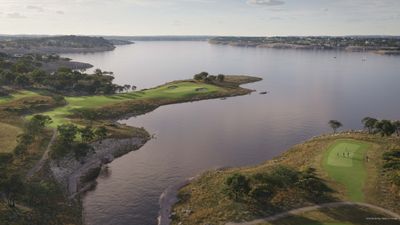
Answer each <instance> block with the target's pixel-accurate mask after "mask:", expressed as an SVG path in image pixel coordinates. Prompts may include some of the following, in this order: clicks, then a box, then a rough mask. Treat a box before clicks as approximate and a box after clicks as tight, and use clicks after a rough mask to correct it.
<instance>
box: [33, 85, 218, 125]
mask: <svg viewBox="0 0 400 225" xmlns="http://www.w3.org/2000/svg"><path fill="white" fill-rule="evenodd" d="M197 89H201V90H200V91H199V90H197ZM217 91H223V88H221V87H218V86H215V85H209V84H204V83H193V82H179V83H176V84H174V83H173V84H166V85H162V86H159V87H156V88H153V89H148V90H145V91H136V92H130V93H123V94H116V95H111V96H83V97H66V98H65V99H66V100H67V102H68V105H67V106H64V107H59V108H56V109H54V110H52V111H49V112H46V113H42V114H44V115H48V116H50V117H51V118H52V119H53V123H52V124H51V126H52V127H56V126H57V125H60V124H62V123H66V122H68V119H67V118H66V117H67V116H68V115H70V114H71V112H72V110H73V109H78V108H98V107H102V106H105V105H109V104H113V103H118V102H123V101H127V100H135V99H137V100H149V101H151V100H162V99H172V100H173V99H184V98H189V97H191V96H195V95H198V94H200V93H201V94H210V93H213V92H217ZM28 118H29V117H28Z"/></svg>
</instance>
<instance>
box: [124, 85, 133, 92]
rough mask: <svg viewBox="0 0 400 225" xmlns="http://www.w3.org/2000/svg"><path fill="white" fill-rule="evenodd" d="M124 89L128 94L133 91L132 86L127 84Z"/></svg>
mask: <svg viewBox="0 0 400 225" xmlns="http://www.w3.org/2000/svg"><path fill="white" fill-rule="evenodd" d="M123 87H124V89H125V91H126V92H128V91H129V90H130V89H131V85H130V84H125V85H124V86H123Z"/></svg>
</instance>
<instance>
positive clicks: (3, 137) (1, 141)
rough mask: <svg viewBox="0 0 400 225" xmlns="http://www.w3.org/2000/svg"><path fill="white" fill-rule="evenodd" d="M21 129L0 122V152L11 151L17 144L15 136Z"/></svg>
mask: <svg viewBox="0 0 400 225" xmlns="http://www.w3.org/2000/svg"><path fill="white" fill-rule="evenodd" d="M21 133H22V129H21V128H19V127H16V126H12V125H9V124H5V123H1V122H0V153H3V152H11V151H12V150H13V149H14V148H15V146H16V145H17V137H18V135H20V134H21Z"/></svg>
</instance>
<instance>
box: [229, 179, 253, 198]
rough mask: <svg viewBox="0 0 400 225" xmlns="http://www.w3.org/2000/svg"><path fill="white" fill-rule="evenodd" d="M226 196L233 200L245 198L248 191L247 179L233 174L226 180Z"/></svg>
mask: <svg viewBox="0 0 400 225" xmlns="http://www.w3.org/2000/svg"><path fill="white" fill-rule="evenodd" d="M226 185H227V187H228V188H227V189H228V194H229V195H230V196H231V197H233V198H234V199H235V200H238V199H239V198H241V197H244V196H246V195H247V194H248V193H249V191H250V184H249V179H248V178H247V177H245V176H244V175H241V174H237V173H236V174H233V175H232V176H230V177H228V178H227V179H226Z"/></svg>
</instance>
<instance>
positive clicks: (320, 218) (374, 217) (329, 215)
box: [259, 206, 400, 225]
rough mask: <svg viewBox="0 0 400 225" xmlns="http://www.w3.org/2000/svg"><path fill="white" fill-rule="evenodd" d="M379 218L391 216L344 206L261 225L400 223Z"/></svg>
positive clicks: (381, 224) (387, 224)
mask: <svg viewBox="0 0 400 225" xmlns="http://www.w3.org/2000/svg"><path fill="white" fill-rule="evenodd" d="M379 218H390V216H387V215H384V214H382V213H380V212H376V211H373V210H371V209H368V208H364V207H358V206H342V207H337V208H326V209H319V210H314V211H310V212H306V213H301V214H298V215H291V216H288V217H286V218H283V219H279V220H276V221H273V222H269V223H261V224H259V225H400V221H398V220H397V221H396V220H382V219H381V220H380V219H379Z"/></svg>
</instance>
